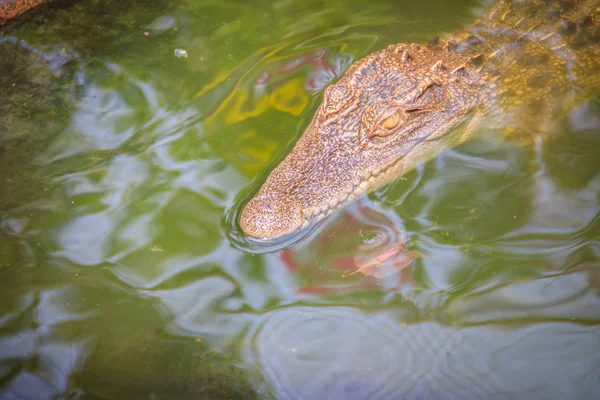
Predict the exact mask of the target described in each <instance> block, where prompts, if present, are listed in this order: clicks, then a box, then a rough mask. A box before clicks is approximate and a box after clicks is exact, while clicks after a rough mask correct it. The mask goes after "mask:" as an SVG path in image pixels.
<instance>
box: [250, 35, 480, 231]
mask: <svg viewBox="0 0 600 400" xmlns="http://www.w3.org/2000/svg"><path fill="white" fill-rule="evenodd" d="M467 61H468V59H467V58H465V57H463V56H460V55H457V54H455V53H453V52H450V51H447V50H446V49H442V48H438V49H430V48H424V47H421V46H419V45H402V44H400V45H396V46H389V47H388V48H387V49H385V50H382V51H379V52H377V53H374V54H372V55H370V56H368V57H366V58H364V59H362V60H360V61H359V62H357V63H355V64H354V65H353V66H352V67H350V68H349V70H348V71H347V72H346V73H345V74H344V76H343V77H342V78H341V79H340V80H339V81H338V82H337V83H336V84H335V85H331V86H329V87H328V88H327V90H326V91H325V94H324V98H323V103H322V104H321V106H320V107H319V109H318V111H317V113H316V115H315V117H314V119H313V121H312V122H311V123H310V125H309V126H308V128H307V129H306V131H305V132H304V134H303V135H302V137H301V138H300V139H299V141H298V143H297V144H296V146H295V147H294V149H293V150H292V152H291V153H290V154H289V155H288V156H287V157H286V158H285V159H284V160H283V161H282V162H281V163H280V164H279V165H278V166H277V167H276V168H275V169H274V170H273V171H272V173H271V175H270V176H269V177H268V179H267V181H266V182H265V183H264V185H263V186H262V188H261V189H260V191H259V192H258V193H257V195H256V196H255V197H254V198H253V199H252V200H250V202H249V203H248V204H247V205H246V207H245V208H244V210H243V211H242V215H241V219H240V225H241V227H242V229H243V230H244V232H245V233H246V234H248V235H249V236H252V237H256V238H274V237H278V236H281V235H285V234H288V233H292V232H295V231H297V230H298V229H300V228H302V227H304V226H306V225H308V224H309V223H312V222H315V221H318V220H320V219H322V218H323V217H325V216H327V215H329V214H330V213H331V212H333V211H334V210H336V209H337V208H339V207H341V206H342V205H344V204H345V203H347V202H350V201H352V200H354V199H355V198H356V197H358V196H360V195H361V194H363V193H365V192H367V191H371V190H375V189H377V188H379V187H381V186H383V185H384V184H386V183H388V182H389V181H391V180H392V179H393V178H395V177H397V176H398V175H400V174H402V173H403V172H405V171H407V170H409V169H411V168H413V167H414V166H415V164H416V163H417V162H419V161H422V160H424V159H427V158H430V157H431V156H433V155H434V154H435V153H436V152H438V151H439V150H441V149H442V148H443V147H444V145H447V144H448V139H447V138H445V136H447V135H446V133H447V132H448V131H449V130H450V129H451V128H452V127H454V126H456V125H457V124H458V123H459V122H461V121H462V120H463V119H464V117H465V116H466V114H467V113H469V112H470V111H472V110H473V109H474V108H475V107H476V105H477V104H478V103H479V101H478V96H479V93H481V87H482V85H485V84H486V82H487V81H486V80H485V79H484V78H483V76H482V75H481V74H480V73H478V72H476V71H474V70H473V69H472V68H471V67H470V66H469V64H468V62H467ZM453 140H455V141H456V140H460V138H454V139H453Z"/></svg>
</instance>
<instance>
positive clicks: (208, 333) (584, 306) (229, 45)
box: [0, 0, 600, 399]
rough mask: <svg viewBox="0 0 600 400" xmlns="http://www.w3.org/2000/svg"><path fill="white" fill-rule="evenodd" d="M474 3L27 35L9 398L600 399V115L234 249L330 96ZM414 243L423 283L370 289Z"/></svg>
mask: <svg viewBox="0 0 600 400" xmlns="http://www.w3.org/2000/svg"><path fill="white" fill-rule="evenodd" d="M449 3H450V2H448V1H446V0H429V1H425V2H419V3H418V4H419V5H418V6H417V5H416V3H415V2H412V1H408V0H405V1H392V0H389V1H379V2H375V1H373V2H363V1H360V0H344V1H341V0H340V1H338V0H326V1H312V0H281V1H266V0H263V1H261V0H254V1H235V2H223V1H213V0H197V1H183V2H175V1H173V2H170V1H160V0H159V1H148V0H144V1H134V2H118V1H109V0H107V1H101V2H97V1H81V2H76V4H74V5H71V4H69V3H68V2H67V3H65V4H62V3H61V4H59V5H58V6H54V7H50V8H47V9H44V10H42V12H40V13H37V14H36V15H34V16H32V17H31V18H29V19H27V20H26V21H23V22H21V23H18V24H14V25H12V26H9V27H7V28H5V29H4V30H3V34H2V36H0V93H2V94H1V97H0V182H1V183H0V185H1V188H2V192H1V194H0V398H2V399H175V398H176V399H196V398H206V399H225V398H244V399H245V398H277V399H367V398H369V399H399V398H406V399H417V398H419V399H425V398H426V399H430V398H433V399H437V398H457V399H471V398H507V399H508V398H510V399H512V398H523V399H532V398H535V399H537V398H539V399H542V398H544V399H549V398H557V399H558V398H560V399H568V398H590V399H591V398H597V396H598V395H599V394H600V297H599V294H600V242H599V239H598V234H599V232H600V229H599V225H600V161H598V160H600V150H599V149H600V107H599V106H598V103H597V102H594V101H590V102H589V103H587V104H585V105H583V106H581V107H579V108H577V109H575V110H573V111H572V112H570V113H569V114H568V115H566V116H560V117H557V118H558V119H559V123H558V126H559V129H557V131H556V132H555V133H553V134H552V135H551V136H549V137H548V136H543V137H542V136H541V135H530V136H529V137H525V138H522V139H519V140H513V139H510V138H507V137H506V135H503V134H502V133H501V132H485V131H484V132H482V133H481V134H479V135H477V136H476V137H475V138H474V139H473V140H471V141H470V142H468V143H466V144H464V145H462V146H460V147H459V148H456V149H448V150H447V151H445V152H444V153H442V154H441V155H440V156H439V157H437V158H436V159H435V160H432V161H431V162H429V163H427V164H426V165H423V166H421V167H420V168H418V169H417V170H416V171H413V172H411V173H410V174H408V175H407V176H405V177H403V178H402V179H400V180H398V181H397V182H395V183H394V184H392V185H390V186H388V187H386V188H383V189H381V190H379V191H378V192H376V193H373V194H371V195H369V197H367V198H363V199H361V200H360V201H358V202H356V203H354V204H352V205H351V206H349V207H347V208H346V209H344V210H342V211H341V212H338V213H337V214H335V215H334V216H332V218H330V219H328V220H327V221H326V223H325V224H323V225H322V226H321V227H319V229H318V230H317V231H315V232H314V233H312V234H311V235H309V236H307V237H306V238H304V239H303V240H301V241H299V242H298V243H296V244H293V245H291V246H290V247H288V248H285V249H281V250H278V251H275V252H271V253H266V254H258V251H253V249H252V248H243V247H241V246H238V244H237V243H235V241H232V237H233V235H232V232H234V231H235V227H234V226H231V223H230V221H229V220H228V218H227V215H229V214H228V213H229V212H230V210H231V209H233V208H235V206H236V205H237V202H236V201H239V199H240V198H241V197H243V193H246V192H247V191H248V190H249V189H248V188H253V187H255V186H253V185H256V184H257V183H260V180H261V179H263V178H264V176H265V173H266V172H268V168H269V166H272V164H273V162H274V160H275V161H276V160H278V159H280V158H281V157H282V156H283V154H284V153H285V151H286V149H287V148H288V146H289V145H290V144H291V143H293V141H294V140H295V139H296V138H297V135H298V133H299V132H300V130H301V128H302V127H303V126H305V124H306V121H307V119H309V118H311V115H312V113H313V112H314V110H315V108H316V106H317V105H318V101H319V95H320V93H321V92H322V90H323V88H324V87H325V86H326V85H327V84H328V83H329V82H330V81H332V80H335V79H336V77H338V76H339V75H340V74H341V73H342V72H343V71H344V70H345V69H346V68H347V67H348V65H349V64H351V63H352V62H353V61H355V60H357V59H358V58H360V57H361V56H364V55H366V54H368V53H369V52H371V51H373V50H376V49H380V48H383V47H384V46H385V45H387V44H390V43H396V42H426V41H427V40H428V39H430V38H432V37H434V36H436V35H440V34H444V33H445V32H450V31H452V30H454V29H457V28H460V27H464V26H467V25H468V24H469V23H471V22H472V21H473V20H474V19H475V18H476V15H478V13H480V12H481V10H482V9H483V7H484V4H479V3H476V2H464V1H463V2H458V1H453V2H451V4H449ZM178 49H179V51H177V50H178ZM182 51H185V54H186V55H187V57H184V56H182ZM176 54H179V57H177V56H176ZM236 198H237V199H238V200H236ZM405 242H406V244H405V250H410V251H412V252H418V253H413V254H419V257H418V258H417V259H416V260H414V262H412V263H407V264H408V265H405V266H404V268H399V269H401V271H399V272H398V273H395V274H391V275H389V276H386V277H384V278H382V279H376V278H373V277H369V276H365V275H363V274H360V273H358V274H354V275H351V276H348V271H351V270H352V269H353V268H354V269H355V268H356V267H357V265H358V264H360V262H362V261H361V260H363V261H364V260H368V259H370V258H372V257H374V256H376V255H378V254H381V253H384V252H385V251H386V250H388V249H390V248H395V247H396V248H397V247H398V245H399V244H401V243H405ZM255 250H256V249H255ZM357 263H358V264H357Z"/></svg>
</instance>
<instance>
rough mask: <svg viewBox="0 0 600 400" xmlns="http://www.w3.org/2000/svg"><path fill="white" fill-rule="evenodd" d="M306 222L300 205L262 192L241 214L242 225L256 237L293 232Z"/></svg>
mask: <svg viewBox="0 0 600 400" xmlns="http://www.w3.org/2000/svg"><path fill="white" fill-rule="evenodd" d="M303 222H304V220H303V217H302V209H301V208H300V205H298V204H297V203H294V202H287V201H285V200H284V198H283V197H282V196H277V195H274V194H270V195H269V194H262V195H260V194H259V195H258V196H256V197H254V198H253V199H252V200H250V201H249V202H248V204H246V206H245V207H244V209H243V210H242V214H241V216H240V227H241V228H242V230H243V231H244V233H245V234H246V235H248V236H250V237H253V238H255V239H273V238H277V237H279V236H283V235H286V234H288V233H293V232H295V231H296V230H297V229H299V228H301V227H302V223H303Z"/></svg>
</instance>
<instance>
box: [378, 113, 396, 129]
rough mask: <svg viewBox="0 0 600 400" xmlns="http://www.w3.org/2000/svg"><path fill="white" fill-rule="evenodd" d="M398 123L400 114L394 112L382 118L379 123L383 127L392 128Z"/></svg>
mask: <svg viewBox="0 0 600 400" xmlns="http://www.w3.org/2000/svg"><path fill="white" fill-rule="evenodd" d="M398 123H400V114H399V113H398V112H396V113H394V114H393V115H391V116H389V117H387V118H386V119H384V120H383V122H382V123H381V126H383V127H384V128H385V129H394V128H395V127H397V126H398Z"/></svg>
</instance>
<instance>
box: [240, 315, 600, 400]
mask: <svg viewBox="0 0 600 400" xmlns="http://www.w3.org/2000/svg"><path fill="white" fill-rule="evenodd" d="M413 318H414V317H413V316H412V315H411V313H410V312H406V311H404V310H402V309H387V310H380V311H376V312H367V311H361V310H357V309H353V308H348V307H328V308H322V307H294V308H284V309H281V310H277V311H272V312H270V313H269V314H267V315H266V316H265V317H264V318H263V319H262V320H260V321H258V322H257V323H256V324H255V325H254V326H253V329H252V331H251V335H249V338H248V342H247V344H246V346H245V348H246V352H245V353H244V356H245V358H246V360H247V362H248V363H251V364H258V365H260V367H261V369H262V370H263V371H264V374H265V376H266V378H267V379H268V381H269V382H270V383H271V388H272V390H273V394H274V396H275V397H276V398H278V399H310V398H320V399H371V398H373V399H398V398H402V399H422V398H436V399H438V398H440V399H442V398H444V399H445V398H461V399H465V398H485V397H495V396H500V397H501V398H531V397H535V398H591V396H593V393H594V387H597V382H596V380H597V376H596V374H597V372H598V353H597V349H598V348H599V346H600V343H599V335H598V333H599V330H598V327H596V326H584V325H573V324H568V323H546V324H532V325H516V326H514V325H513V326H499V325H493V324H490V325H481V326H476V327H469V326H466V327H460V328H459V327H451V326H445V325H442V324H439V323H436V322H419V323H412V322H406V321H412V320H413ZM574 335H575V336H576V337H577V341H573V340H571V338H572V337H573V336H574ZM548 349H552V351H548ZM589 349H596V351H594V352H593V354H591V353H590V352H589ZM507 365H510V366H511V367H510V368H507V367H506V366H507Z"/></svg>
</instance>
